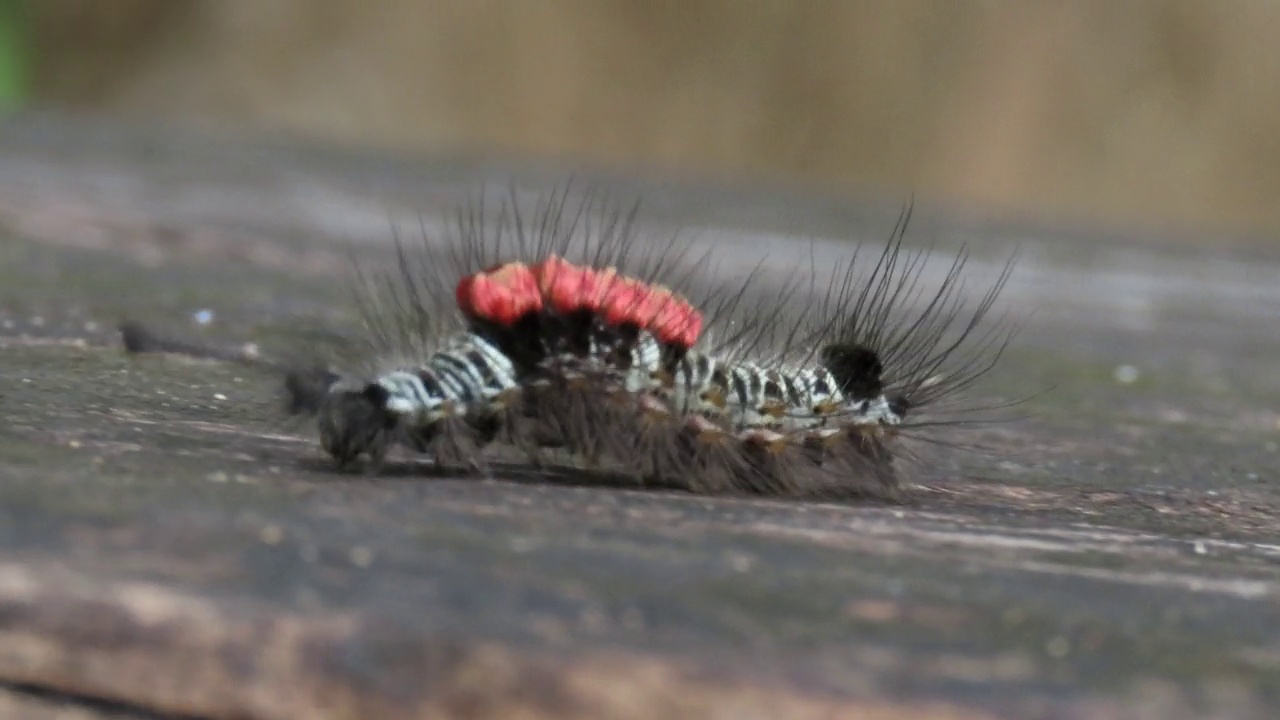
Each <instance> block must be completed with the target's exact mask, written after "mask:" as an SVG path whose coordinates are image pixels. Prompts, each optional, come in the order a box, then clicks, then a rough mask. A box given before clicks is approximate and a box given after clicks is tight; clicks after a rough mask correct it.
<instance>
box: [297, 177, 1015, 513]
mask: <svg viewBox="0 0 1280 720" xmlns="http://www.w3.org/2000/svg"><path fill="white" fill-rule="evenodd" d="M638 209H639V204H638V203H634V204H631V205H620V204H614V203H613V202H612V201H611V200H609V199H608V198H607V197H604V198H602V197H599V196H597V195H596V194H594V193H591V192H588V193H586V194H585V195H584V196H583V197H581V198H577V199H576V200H574V199H572V198H571V193H570V191H569V188H568V187H564V188H561V189H559V190H557V191H555V192H552V193H551V194H550V195H549V196H547V197H544V198H541V199H540V200H539V202H537V203H536V205H535V208H534V209H533V211H532V212H530V211H528V210H526V209H525V208H524V207H523V206H522V205H521V203H520V202H519V198H518V197H517V196H516V194H515V193H514V191H513V192H512V193H511V195H510V196H509V197H508V198H507V199H505V200H504V201H503V202H502V203H501V204H500V207H499V208H498V212H497V213H496V216H495V215H494V214H492V213H490V212H488V208H487V207H486V203H485V197H484V194H483V193H481V196H480V199H479V201H478V202H475V203H472V204H471V205H469V206H467V207H465V208H463V209H462V210H461V212H460V213H459V214H458V216H457V217H456V218H455V221H454V223H453V233H452V235H451V236H450V237H449V242H447V243H445V245H444V247H445V248H446V249H445V250H444V251H440V250H433V249H432V248H433V246H432V245H431V244H430V243H424V244H423V246H422V248H421V250H420V252H418V253H417V254H416V255H415V254H414V253H412V252H411V251H410V250H409V249H407V248H406V247H405V245H404V243H403V242H402V241H401V240H400V239H399V238H397V239H396V260H397V262H396V264H395V267H394V269H393V270H391V271H389V272H384V273H381V274H379V275H376V276H366V275H364V274H363V273H359V274H358V276H359V279H360V281H361V291H360V293H358V299H359V302H360V309H361V316H362V319H363V321H364V325H365V330H366V341H367V343H368V347H367V354H368V356H369V357H370V358H373V359H374V361H375V362H374V365H375V367H374V369H372V370H371V371H368V372H365V373H363V374H356V375H343V376H338V375H325V377H324V381H323V383H322V386H321V387H320V388H319V390H318V392H319V397H318V399H311V400H308V399H306V398H305V397H303V396H304V395H305V393H304V392H303V391H302V390H301V388H302V387H303V386H304V384H303V383H299V382H297V378H296V376H293V377H292V378H291V381H290V382H291V383H292V384H291V386H290V388H291V396H292V400H291V404H292V405H293V406H294V407H306V408H310V409H313V410H314V411H315V413H316V414H317V416H318V429H319V435H320V441H321V446H322V447H323V448H324V450H325V451H326V452H327V453H328V454H329V455H330V456H331V457H332V458H333V459H334V461H335V462H336V463H337V465H338V466H340V467H348V466H352V465H353V464H355V463H356V461H357V460H358V459H359V458H360V457H361V456H366V457H367V458H368V459H369V463H368V468H369V470H370V471H371V472H377V471H378V470H379V469H380V468H381V466H382V464H383V462H384V460H385V457H386V454H387V452H388V451H389V449H390V448H391V447H392V446H394V445H403V446H405V447H407V448H409V449H410V450H412V451H415V452H417V453H420V454H423V455H425V456H427V457H429V458H430V459H431V460H433V461H434V462H436V463H437V464H439V465H441V466H448V467H467V468H470V469H471V470H472V471H476V472H483V471H484V468H485V465H486V464H485V461H484V456H485V452H486V450H487V448H489V447H490V446H495V445H497V446H505V447H508V448H514V449H516V450H517V451H519V452H520V453H521V454H522V457H524V458H525V459H526V460H528V461H530V462H534V463H545V462H555V461H556V460H555V458H562V459H563V458H571V459H572V462H573V463H575V464H578V465H580V466H585V467H586V468H588V469H591V470H596V471H600V472H608V473H610V475H611V476H613V477H617V476H621V477H623V478H625V479H626V480H628V481H630V482H632V483H634V484H635V485H636V486H656V487H676V488H681V489H685V490H689V491H693V492H697V493H708V494H724V493H731V494H732V493H753V494H766V495H777V496H806V497H813V496H874V497H894V496H896V495H897V494H898V492H899V489H900V487H901V480H900V473H899V471H898V468H899V465H900V464H901V463H900V462H899V459H900V458H903V459H905V458H909V457H911V456H912V454H913V453H912V451H911V450H910V441H911V440H926V441H928V442H932V443H935V444H941V445H951V444H955V443H951V442H949V441H947V440H945V439H943V438H938V437H936V436H935V433H936V432H938V431H940V430H943V429H950V428H957V427H963V426H966V425H972V424H975V423H980V422H983V420H982V418H981V417H979V416H980V415H981V411H982V410H984V409H990V408H991V407H998V406H988V407H987V408H983V407H981V406H974V405H965V404H964V402H963V401H961V398H962V397H963V395H964V394H965V392H966V391H967V390H968V389H969V388H970V387H971V386H972V384H973V383H974V382H975V381H977V380H978V379H979V378H980V377H982V376H983V375H985V374H986V373H987V372H988V371H990V370H991V369H992V368H993V367H994V366H995V365H996V363H997V361H998V360H999V358H1000V356H1001V355H1002V353H1003V351H1004V349H1005V348H1006V346H1007V344H1008V343H1009V341H1010V340H1011V338H1012V336H1013V331H1014V329H1015V328H1014V326H1013V325H1012V324H1010V323H1009V322H1008V321H1007V318H1003V317H1002V318H997V319H995V321H992V318H991V316H992V313H993V308H994V305H995V302H996V300H997V298H998V296H999V293H1000V291H1001V289H1002V288H1003V287H1004V285H1005V284H1006V282H1007V280H1008V278H1009V276H1010V273H1011V271H1012V269H1013V267H1014V259H1013V258H1011V259H1010V260H1009V261H1008V262H1007V263H1006V264H1005V266H1004V268H1003V269H1002V271H1001V272H1000V274H999V276H998V277H997V278H996V280H995V281H994V283H993V284H992V285H991V287H990V288H989V289H988V290H987V291H986V292H985V293H984V294H982V295H981V296H980V297H979V298H978V299H977V300H976V302H966V300H965V298H964V297H963V295H962V293H961V289H962V286H963V282H962V277H963V270H964V268H965V263H966V261H967V257H968V255H967V252H965V251H961V253H959V254H958V255H957V256H956V257H955V258H954V259H953V260H952V262H951V265H950V266H949V268H948V269H947V271H946V272H945V274H944V275H943V277H942V279H941V281H940V282H939V283H938V284H937V286H936V287H934V288H933V289H932V290H928V289H926V288H924V287H923V285H922V279H923V274H922V271H923V268H924V265H925V262H926V257H927V254H926V253H924V252H920V251H916V252H913V251H909V250H907V249H906V248H904V246H903V238H904V235H905V230H906V227H907V224H908V221H909V219H910V216H911V206H908V207H907V208H905V209H904V211H903V212H902V214H901V215H900V216H899V218H898V222H897V223H896V224H895V226H894V229H893V232H892V234H891V236H890V239H889V241H888V242H887V243H886V245H885V247H884V249H883V250H882V251H881V253H880V254H879V256H878V257H876V258H875V260H874V262H872V263H871V266H870V270H869V271H865V272H864V271H863V268H862V263H861V262H859V261H858V258H857V255H858V252H857V250H855V251H854V252H853V253H851V257H850V258H849V259H848V260H847V261H846V262H844V263H842V264H840V265H839V266H837V267H835V268H833V269H832V271H831V272H830V274H829V276H826V277H818V273H816V272H812V271H811V273H810V276H809V278H808V280H807V282H806V281H805V280H804V279H803V278H802V279H800V280H799V281H797V280H796V279H795V278H791V279H790V280H788V281H787V282H783V283H781V285H780V289H778V290H776V292H775V294H773V295H767V294H764V293H761V292H755V293H754V294H753V289H754V288H755V287H756V285H757V282H756V281H757V280H760V279H761V278H762V277H763V275H764V274H765V272H764V271H765V269H766V268H765V266H764V265H763V264H760V265H757V266H756V267H755V269H753V270H752V271H751V272H750V273H748V275H747V276H746V277H743V278H740V279H738V280H736V281H732V282H728V283H727V282H725V281H724V280H723V279H722V277H721V275H720V274H718V273H715V272H713V268H712V264H713V261H714V259H715V256H716V255H715V253H716V251H715V249H712V250H710V251H707V252H705V253H704V254H702V255H700V256H699V255H695V254H693V252H692V245H691V244H689V243H684V242H682V239H681V237H680V236H679V234H671V235H668V236H666V238H665V240H663V239H662V238H653V237H643V236H642V233H641V232H640V229H639V225H638V223H637V222H636V217H637V214H638ZM424 237H425V238H431V237H432V236H431V234H430V233H427V232H425V231H424ZM761 284H763V283H761ZM806 289H807V292H806ZM797 303H800V305H799V308H800V309H799V312H798V317H790V316H789V314H792V315H794V314H796V311H795V309H794V308H795V307H796V305H797Z"/></svg>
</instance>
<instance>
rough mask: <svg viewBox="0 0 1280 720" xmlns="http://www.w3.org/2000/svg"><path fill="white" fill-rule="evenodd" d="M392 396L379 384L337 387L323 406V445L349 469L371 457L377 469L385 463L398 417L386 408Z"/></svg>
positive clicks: (321, 442) (327, 395) (320, 410)
mask: <svg viewBox="0 0 1280 720" xmlns="http://www.w3.org/2000/svg"><path fill="white" fill-rule="evenodd" d="M388 395H389V393H388V392H387V389H386V388H384V387H382V386H381V385H379V384H377V383H368V384H366V385H362V386H357V387H352V386H351V385H344V384H343V383H338V384H335V385H333V386H332V387H331V388H330V389H329V392H328V393H327V394H326V395H325V397H324V399H323V400H322V401H321V403H320V409H319V416H320V417H319V424H320V444H321V446H323V447H324V449H325V452H328V453H329V454H330V455H331V456H333V459H334V461H336V462H337V464H338V467H345V466H347V465H348V464H350V463H351V462H352V461H354V460H355V459H356V458H358V457H360V455H361V454H368V456H369V459H370V461H371V462H372V464H373V467H375V468H376V467H378V466H379V465H381V464H382V460H383V458H384V457H385V456H386V454H387V449H388V448H389V447H390V446H391V442H392V440H393V436H394V433H395V431H396V426H397V416H396V415H395V414H394V413H391V412H389V411H388V410H387V409H386V403H387V398H388Z"/></svg>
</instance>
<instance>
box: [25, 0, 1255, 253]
mask: <svg viewBox="0 0 1280 720" xmlns="http://www.w3.org/2000/svg"><path fill="white" fill-rule="evenodd" d="M0 4H2V6H3V7H2V8H0V45H2V46H3V55H4V57H3V58H2V59H0V92H2V93H3V97H4V100H5V102H6V103H8V105H9V106H10V107H34V108H56V109H61V110H68V111H73V112H83V113H95V114H107V115H111V116H117V117H125V118H131V117H137V118H146V119H148V120H156V119H159V120H161V121H163V122H166V123H170V124H180V125H183V124H191V125H196V126H200V127H209V128H217V129H221V130H234V131H241V130H244V131H252V130H266V131H270V132H276V133H288V134H294V135H301V136H304V137H308V138H315V139H320V140H324V141H338V142H342V143H347V144H353V145H365V146H376V147H380V148H384V149H385V148H392V149H404V150H406V151H412V152H415V153H428V154H445V155H472V154H480V155H488V156H501V157H510V156H516V157H531V158H553V159H555V160H557V161H559V162H570V163H586V164H588V165H592V166H596V167H599V168H601V169H613V168H617V169H632V170H647V171H660V172H674V173H679V174H681V175H685V176H692V177H695V178H699V179H707V180H713V181H729V182H739V183H741V182H763V183H787V184H798V185H801V186H809V187H813V188H820V189H823V190H826V191H831V192H836V193H846V194H848V195H849V196H851V197H852V196H854V195H861V194H868V193H874V194H877V195H887V196H889V197H891V198H895V201H896V200H898V199H901V197H902V193H904V192H906V191H907V190H909V189H914V190H916V191H918V192H921V193H925V194H928V195H930V196H931V197H935V198H940V199H941V198H946V199H949V200H950V201H954V202H956V203H963V204H966V205H969V206H972V207H978V208H986V209H989V210H991V211H993V212H999V213H1009V214H1029V215H1035V216H1049V217H1055V216H1059V217H1072V218H1082V219H1088V220H1090V221H1101V222H1106V223H1121V224H1138V225H1142V226H1145V227H1166V228H1170V229H1173V228H1176V229H1178V231H1179V232H1181V233H1186V232H1188V230H1189V229H1190V230H1191V231H1193V232H1203V233H1205V237H1206V238H1208V237H1220V236H1222V235H1223V234H1232V233H1249V234H1253V233H1263V234H1272V233H1275V232H1276V230H1278V229H1280V3H1277V2H1274V1H1273V0H1231V1H1230V2H1211V1H1210V0H1124V1H1123V2H1120V1H1117V0H1074V1H1072V2H1055V1H1052V0H1042V1H1039V2H1025V1H1020V0H1008V1H1006V0H805V1H804V2H783V1H782V0H776V1H768V0H747V1H744V0H736V1H735V0H451V1H439V2H393V1H391V0H384V1H381V2H357V1H356V0H265V1H263V0H111V1H110V2H104V1H103V0H26V1H25V2H24V1H23V0H0Z"/></svg>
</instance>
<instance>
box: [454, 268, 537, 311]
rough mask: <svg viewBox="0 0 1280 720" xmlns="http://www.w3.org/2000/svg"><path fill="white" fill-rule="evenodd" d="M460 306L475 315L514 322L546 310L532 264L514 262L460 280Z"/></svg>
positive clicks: (458, 298) (458, 295)
mask: <svg viewBox="0 0 1280 720" xmlns="http://www.w3.org/2000/svg"><path fill="white" fill-rule="evenodd" d="M455 294H456V296H457V301H458V308H459V309H460V310H462V312H463V313H465V314H467V315H470V316H472V317H478V318H483V319H485V320H489V321H492V322H496V323H499V324H501V325H511V324H514V323H515V322H516V321H517V320H519V319H520V318H522V317H524V316H525V315H527V314H529V313H531V312H539V311H541V310H542V294H541V292H539V290H538V282H537V279H536V278H535V277H534V274H533V272H532V271H531V270H530V269H529V266H528V265H525V264H524V263H522V262H511V263H507V264H505V265H500V266H498V267H497V268H494V269H491V270H487V271H485V272H481V273H476V274H474V275H468V276H467V277H464V278H462V280H460V281H459V282H458V288H457V291H456V293H455Z"/></svg>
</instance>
